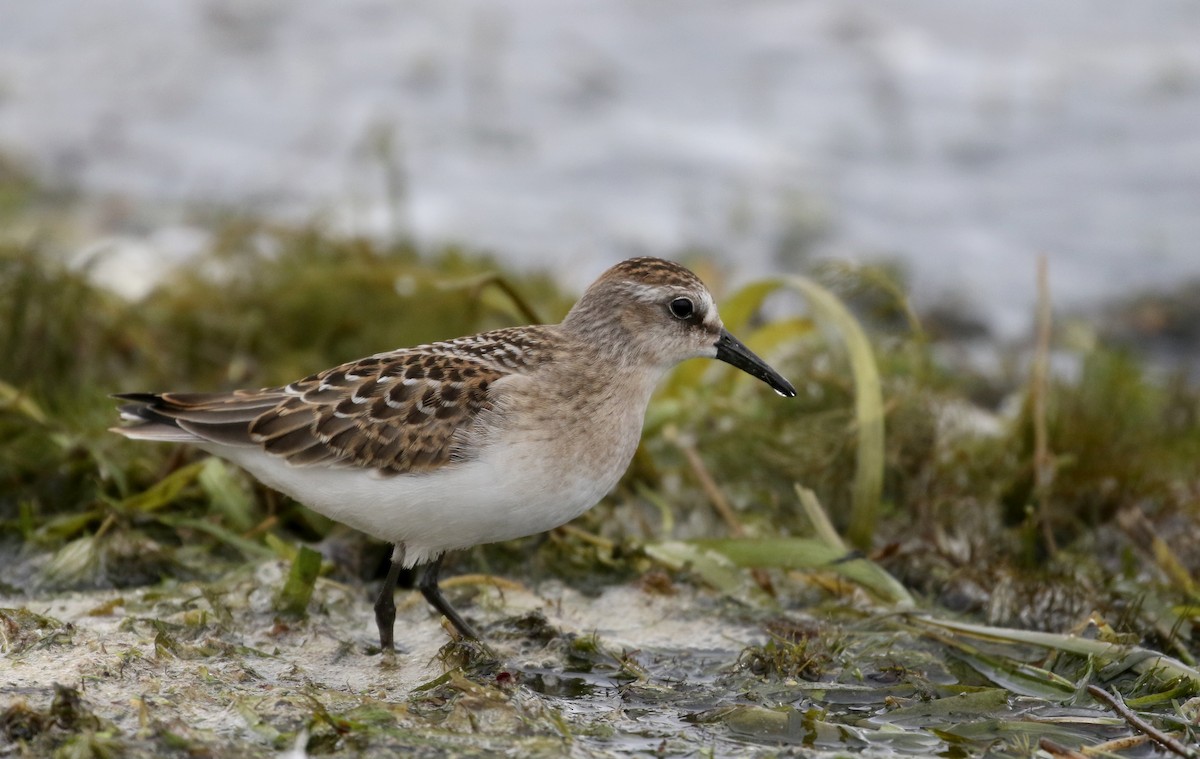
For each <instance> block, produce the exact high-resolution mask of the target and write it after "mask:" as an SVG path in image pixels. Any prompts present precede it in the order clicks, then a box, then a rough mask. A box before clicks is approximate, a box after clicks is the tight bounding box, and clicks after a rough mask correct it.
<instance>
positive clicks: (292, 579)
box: [275, 546, 321, 617]
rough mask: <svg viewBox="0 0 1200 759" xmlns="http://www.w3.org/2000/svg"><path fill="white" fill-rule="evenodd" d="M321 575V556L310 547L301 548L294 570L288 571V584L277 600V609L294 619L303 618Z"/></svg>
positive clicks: (293, 566) (293, 563)
mask: <svg viewBox="0 0 1200 759" xmlns="http://www.w3.org/2000/svg"><path fill="white" fill-rule="evenodd" d="M320 573H321V554H319V553H317V552H316V551H314V550H313V549H311V548H309V547H308V546H300V550H299V552H297V553H296V558H295V560H294V561H292V568H291V569H290V570H289V571H288V578H287V582H285V583H284V584H283V589H282V590H281V591H280V592H279V597H278V598H277V599H276V602H275V608H276V609H277V610H278V611H279V612H280V613H283V614H288V615H291V616H293V617H303V616H304V615H305V614H306V613H307V611H308V602H309V601H310V600H311V599H312V593H313V585H315V584H316V582H317V575H319V574H320Z"/></svg>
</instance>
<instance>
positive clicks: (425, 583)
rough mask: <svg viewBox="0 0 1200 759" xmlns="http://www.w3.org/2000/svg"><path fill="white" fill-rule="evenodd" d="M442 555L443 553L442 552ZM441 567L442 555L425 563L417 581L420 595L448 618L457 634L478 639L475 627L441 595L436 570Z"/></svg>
mask: <svg viewBox="0 0 1200 759" xmlns="http://www.w3.org/2000/svg"><path fill="white" fill-rule="evenodd" d="M443 555H444V554H443ZM441 568H442V557H441V556H439V557H437V558H436V559H434V560H433V561H431V562H429V563H428V564H426V565H425V571H424V572H422V573H421V581H420V582H419V583H417V588H419V589H420V591H421V595H423V596H425V600H426V601H428V602H429V604H430V605H431V606H432V607H433V608H435V609H437V610H438V611H439V612H441V613H442V616H444V617H445V618H446V619H448V620H450V624H452V625H454V629H456V630H458V633H459V635H462V636H463V637H464V638H469V639H471V640H479V633H477V632H475V628H474V627H471V625H469V624H467V620H465V619H463V618H462V617H461V616H459V614H458V612H457V611H455V610H454V607H453V606H451V605H450V602H449V601H447V600H446V597H445V596H443V595H442V591H441V590H439V589H438V572H439V571H441Z"/></svg>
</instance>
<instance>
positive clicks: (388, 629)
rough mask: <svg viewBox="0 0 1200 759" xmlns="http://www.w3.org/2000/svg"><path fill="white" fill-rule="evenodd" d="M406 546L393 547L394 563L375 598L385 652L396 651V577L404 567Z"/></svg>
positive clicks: (377, 618) (380, 637) (380, 638)
mask: <svg viewBox="0 0 1200 759" xmlns="http://www.w3.org/2000/svg"><path fill="white" fill-rule="evenodd" d="M403 561H404V546H402V545H396V547H395V548H393V549H392V565H391V566H390V567H388V573H387V579H386V580H384V581H383V587H382V588H380V589H379V596H378V597H377V598H376V599H375V624H376V625H378V626H379V647H380V648H381V649H383V651H384V652H387V651H395V650H396V647H395V644H394V639H393V635H394V629H395V627H396V578H397V577H399V576H400V570H401V569H403V566H402V562H403Z"/></svg>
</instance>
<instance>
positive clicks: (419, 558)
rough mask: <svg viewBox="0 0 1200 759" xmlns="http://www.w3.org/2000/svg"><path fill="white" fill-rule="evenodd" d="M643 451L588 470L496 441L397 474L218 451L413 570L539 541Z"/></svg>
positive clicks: (532, 447) (611, 455)
mask: <svg viewBox="0 0 1200 759" xmlns="http://www.w3.org/2000/svg"><path fill="white" fill-rule="evenodd" d="M639 426H640V425H639ZM636 447H637V438H636V437H634V438H633V440H632V444H631V445H627V446H622V448H623V450H610V451H606V452H605V453H606V454H608V455H605V456H603V457H602V458H601V460H597V459H593V460H591V461H590V462H585V463H587V464H590V465H589V466H582V467H581V466H575V465H570V464H571V462H568V466H567V467H566V468H564V467H563V466H562V464H563V462H562V460H561V459H560V458H556V457H555V456H554V453H555V451H554V450H553V449H551V450H546V446H545V444H544V443H533V444H524V445H516V444H510V445H505V444H503V443H500V442H497V443H496V444H493V445H491V446H489V448H488V450H487V451H485V452H484V453H483V455H481V456H480V457H479V458H477V459H475V460H473V461H469V462H466V463H463V464H458V465H451V466H448V467H446V468H443V469H441V470H438V471H436V472H431V473H426V474H409V475H397V476H393V477H381V476H379V475H378V474H376V473H375V472H373V471H365V470H357V469H345V468H335V469H324V468H320V467H293V466H290V465H289V464H287V463H286V462H285V461H284V460H282V459H279V458H276V457H273V456H269V455H266V454H263V453H262V452H260V451H258V450H250V449H232V450H231V449H229V448H225V449H223V450H220V451H214V452H215V453H219V454H220V455H222V456H225V457H226V458H229V459H230V460H231V461H233V462H234V463H236V464H238V465H239V466H241V467H243V468H244V469H246V470H247V471H249V472H250V473H251V474H253V475H254V476H255V477H257V478H258V479H259V480H261V481H262V482H263V483H264V484H266V485H268V486H270V487H272V488H274V489H276V490H278V491H280V492H282V493H286V494H287V495H289V496H291V497H292V498H295V499H296V500H297V501H300V502H301V503H303V504H305V505H306V506H308V507H310V508H312V509H313V510H314V511H317V512H319V513H321V514H324V515H325V516H327V517H329V518H330V519H333V520H336V521H338V522H341V523H343V524H345V525H348V526H350V527H353V528H355V529H357V530H361V531H362V532H365V533H366V534H368V535H372V536H374V537H376V538H379V539H381V540H386V541H388V542H390V543H403V544H404V545H405V549H406V550H405V564H407V565H409V566H411V565H414V564H419V563H422V562H425V561H428V560H430V559H432V558H434V557H436V556H437V555H439V554H441V553H442V552H444V551H449V550H454V549H459V548H466V547H469V546H473V545H478V544H480V543H492V542H496V541H500V540H511V539H513V538H519V537H524V536H526V535H534V534H537V533H539V532H545V531H546V530H550V529H553V528H555V527H558V526H559V525H562V524H565V523H567V522H569V521H571V520H572V519H574V518H575V517H577V516H579V515H580V514H582V513H583V512H584V511H587V510H588V509H589V508H591V507H592V506H594V505H595V504H596V503H597V502H598V501H599V500H600V499H601V498H603V497H604V495H605V494H606V493H607V492H608V491H609V490H611V489H612V488H613V487H614V486H615V485H616V484H617V481H618V480H619V479H620V477H621V475H622V473H624V471H625V468H626V467H627V466H628V464H629V460H630V458H632V456H633V452H634V450H635V449H636ZM556 461H557V462H558V464H559V465H557V466H556V463H555V462H556Z"/></svg>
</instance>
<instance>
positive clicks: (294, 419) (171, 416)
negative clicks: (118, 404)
mask: <svg viewBox="0 0 1200 759" xmlns="http://www.w3.org/2000/svg"><path fill="white" fill-rule="evenodd" d="M560 340H561V338H559V337H558V336H557V335H556V334H555V333H554V332H553V330H551V329H548V328H545V327H523V328H516V329H501V330H495V331H492V332H485V333H483V334H480V335H473V336H471V337H464V338H459V339H457V340H448V341H445V342H439V343H431V344H429V345H421V346H417V347H415V348H405V349H401V350H397V351H392V352H389V353H380V354H376V355H374V356H371V357H368V358H364V359H360V360H358V361H352V362H350V363H347V364H342V365H341V366H337V367H334V368H332V369H327V370H325V371H323V372H321V373H319V374H314V375H312V376H310V377H307V378H305V379H302V380H300V381H298V382H293V383H292V384H290V385H288V386H286V387H281V388H264V389H262V390H257V391H245V390H240V391H236V392H233V393H213V394H187V393H182V394H181V393H164V394H161V395H136V394H135V395H127V396H122V397H124V398H126V399H127V400H131V401H135V402H136V403H135V404H133V405H131V406H128V407H126V408H125V409H123V411H125V412H127V413H129V414H131V415H135V416H137V418H139V419H141V420H142V421H144V422H146V423H158V424H162V423H168V424H172V425H174V426H178V427H179V428H181V429H183V430H185V431H187V432H190V433H191V434H193V435H195V436H197V437H199V438H202V439H204V440H208V441H212V442H214V443H220V444H226V445H240V446H245V445H259V446H261V447H262V448H263V450H265V451H267V452H268V453H271V454H273V455H276V456H281V457H283V458H285V459H287V461H288V462H289V463H291V464H293V465H295V466H308V465H312V464H318V463H319V464H322V465H323V466H330V465H335V466H338V465H341V466H352V467H359V468H363V469H373V470H377V471H379V472H380V473H383V474H408V473H419V472H428V471H432V470H435V469H438V468H439V467H442V466H445V465H447V464H450V463H452V462H458V461H463V460H466V459H467V458H470V456H469V455H468V453H467V452H466V450H465V448H466V446H464V445H463V444H462V443H463V441H464V440H465V438H466V433H467V432H468V431H469V430H470V428H471V425H472V424H473V423H474V422H476V421H477V420H478V419H479V418H480V415H481V414H482V413H484V412H485V411H489V410H491V409H493V407H494V403H493V402H494V396H493V393H492V392H491V385H492V383H494V382H495V381H496V380H498V379H501V378H502V377H505V376H508V375H511V374H522V373H525V372H528V371H531V370H533V369H535V368H536V367H537V366H539V365H541V364H542V363H543V362H545V361H548V360H553V358H554V356H555V354H556V353H557V350H556V348H557V347H558V343H559V342H560Z"/></svg>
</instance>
